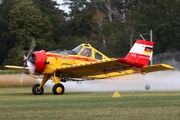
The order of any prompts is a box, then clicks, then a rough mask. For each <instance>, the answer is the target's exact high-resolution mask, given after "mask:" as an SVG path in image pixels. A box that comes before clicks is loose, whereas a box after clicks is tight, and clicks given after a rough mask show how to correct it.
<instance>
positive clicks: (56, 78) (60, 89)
mask: <svg viewBox="0 0 180 120" xmlns="http://www.w3.org/2000/svg"><path fill="white" fill-rule="evenodd" d="M61 76H62V73H60V72H58V71H56V72H54V74H53V75H52V76H51V78H52V80H53V82H54V86H53V88H52V92H53V94H54V95H62V94H64V91H65V88H64V86H63V85H62V84H61V83H60V81H61Z"/></svg>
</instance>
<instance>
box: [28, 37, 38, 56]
mask: <svg viewBox="0 0 180 120" xmlns="http://www.w3.org/2000/svg"><path fill="white" fill-rule="evenodd" d="M35 46H36V42H35V40H34V39H32V40H31V45H30V48H29V52H28V55H27V58H29V55H30V54H31V53H32V51H33V49H34V47H35Z"/></svg>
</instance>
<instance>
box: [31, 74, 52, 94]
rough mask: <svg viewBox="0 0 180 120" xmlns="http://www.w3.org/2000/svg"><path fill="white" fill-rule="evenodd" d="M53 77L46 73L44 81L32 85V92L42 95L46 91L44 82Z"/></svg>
mask: <svg viewBox="0 0 180 120" xmlns="http://www.w3.org/2000/svg"><path fill="white" fill-rule="evenodd" d="M50 77H51V75H50V74H46V75H44V77H43V79H42V81H41V83H40V84H36V85H34V86H33V87H32V93H33V94H34V95H42V94H43V93H44V88H43V86H44V84H45V83H46V82H47V81H48V79H49V78H50Z"/></svg>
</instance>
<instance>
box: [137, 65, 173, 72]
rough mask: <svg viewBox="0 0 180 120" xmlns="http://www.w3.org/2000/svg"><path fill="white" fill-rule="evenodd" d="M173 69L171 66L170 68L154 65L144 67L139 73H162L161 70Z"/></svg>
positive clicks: (168, 66)
mask: <svg viewBox="0 0 180 120" xmlns="http://www.w3.org/2000/svg"><path fill="white" fill-rule="evenodd" d="M172 69H175V68H174V67H173V66H170V65H168V64H156V65H152V66H145V67H143V68H141V72H142V73H143V72H145V73H150V72H156V71H163V70H172Z"/></svg>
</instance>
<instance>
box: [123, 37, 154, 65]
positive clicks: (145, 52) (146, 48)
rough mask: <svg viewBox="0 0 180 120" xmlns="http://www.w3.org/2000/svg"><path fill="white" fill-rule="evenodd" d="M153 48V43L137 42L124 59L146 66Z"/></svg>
mask: <svg viewBox="0 0 180 120" xmlns="http://www.w3.org/2000/svg"><path fill="white" fill-rule="evenodd" d="M153 46H154V42H150V41H146V40H137V41H136V43H135V44H134V45H133V47H132V48H131V50H130V51H129V53H128V54H127V56H126V57H125V60H128V61H134V62H136V63H140V64H143V65H144V66H146V65H148V63H149V60H151V56H152V53H153V51H152V49H153Z"/></svg>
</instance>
